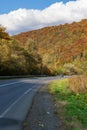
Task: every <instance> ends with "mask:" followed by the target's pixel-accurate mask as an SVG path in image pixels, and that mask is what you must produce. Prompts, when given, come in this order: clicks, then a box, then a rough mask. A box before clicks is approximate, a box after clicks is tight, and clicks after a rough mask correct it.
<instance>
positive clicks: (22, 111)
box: [0, 77, 60, 130]
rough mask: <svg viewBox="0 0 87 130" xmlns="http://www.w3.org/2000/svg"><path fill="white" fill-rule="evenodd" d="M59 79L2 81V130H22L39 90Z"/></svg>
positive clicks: (0, 106)
mask: <svg viewBox="0 0 87 130" xmlns="http://www.w3.org/2000/svg"><path fill="white" fill-rule="evenodd" d="M58 78H60V77H41V78H30V79H28V78H25V79H11V80H0V130H21V124H22V122H23V120H24V119H25V117H26V115H27V112H28V111H29V108H30V106H31V103H32V99H33V97H34V95H35V93H36V92H37V90H38V89H39V88H40V87H42V86H43V85H44V84H47V83H48V82H50V81H52V80H55V79H58Z"/></svg>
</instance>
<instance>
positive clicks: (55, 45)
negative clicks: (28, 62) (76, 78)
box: [14, 19, 87, 74]
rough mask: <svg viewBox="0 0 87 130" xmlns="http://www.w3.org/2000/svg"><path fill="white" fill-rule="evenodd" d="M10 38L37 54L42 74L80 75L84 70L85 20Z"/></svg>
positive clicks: (86, 48) (86, 62)
mask: <svg viewBox="0 0 87 130" xmlns="http://www.w3.org/2000/svg"><path fill="white" fill-rule="evenodd" d="M14 38H15V39H16V40H18V41H19V42H20V45H22V46H24V47H25V46H26V47H27V48H28V49H29V51H30V52H33V53H34V52H38V54H39V55H40V56H41V59H42V71H43V73H44V66H46V67H47V68H48V69H49V70H50V73H56V74H59V73H65V74H75V73H83V72H84V71H85V70H86V69H87V68H86V65H87V20H86V19H85V20H82V21H81V22H77V23H76V22H73V23H72V24H64V25H59V26H52V27H46V28H43V29H39V30H34V31H30V32H24V33H21V34H18V35H15V36H14Z"/></svg>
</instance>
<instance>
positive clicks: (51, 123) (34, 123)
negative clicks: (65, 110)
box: [23, 86, 65, 130]
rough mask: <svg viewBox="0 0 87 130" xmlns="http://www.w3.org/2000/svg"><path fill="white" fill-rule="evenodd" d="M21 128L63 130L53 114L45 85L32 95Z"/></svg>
mask: <svg viewBox="0 0 87 130" xmlns="http://www.w3.org/2000/svg"><path fill="white" fill-rule="evenodd" d="M23 130H65V129H64V127H63V126H62V124H61V121H60V120H59V119H58V116H56V114H55V108H54V103H53V101H52V98H51V95H50V94H49V92H48V91H47V86H45V87H42V88H41V89H40V90H39V91H38V92H37V94H36V96H35V97H34V100H33V103H32V106H31V109H30V110H29V113H28V115H27V118H26V120H25V121H24V123H23Z"/></svg>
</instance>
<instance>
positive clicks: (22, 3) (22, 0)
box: [0, 0, 70, 14]
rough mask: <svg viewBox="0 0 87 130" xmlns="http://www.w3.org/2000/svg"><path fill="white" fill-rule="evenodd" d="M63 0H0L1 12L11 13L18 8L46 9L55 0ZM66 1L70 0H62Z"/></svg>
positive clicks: (55, 0)
mask: <svg viewBox="0 0 87 130" xmlns="http://www.w3.org/2000/svg"><path fill="white" fill-rule="evenodd" d="M60 1H61V0H36V2H35V0H0V14H2V13H9V12H10V11H12V10H17V9H19V8H26V9H40V10H42V9H44V8H46V7H48V6H50V5H51V4H53V3H55V2H60ZM62 1H63V2H64V3H66V2H67V1H70V0H62Z"/></svg>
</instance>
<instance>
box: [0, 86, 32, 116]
mask: <svg viewBox="0 0 87 130" xmlns="http://www.w3.org/2000/svg"><path fill="white" fill-rule="evenodd" d="M32 89H33V88H29V89H28V90H27V91H26V92H24V94H23V95H22V96H20V97H19V98H18V99H17V100H16V101H15V102H13V103H12V104H11V105H10V106H9V107H8V108H7V109H6V110H5V111H4V112H3V113H2V114H1V115H0V118H2V117H4V116H5V115H6V114H7V112H8V111H10V109H11V108H12V107H13V106H14V105H15V104H16V103H17V102H18V101H19V100H20V99H21V98H22V97H23V96H24V95H26V94H28V93H29V92H30V91H31V90H32Z"/></svg>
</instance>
